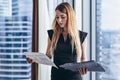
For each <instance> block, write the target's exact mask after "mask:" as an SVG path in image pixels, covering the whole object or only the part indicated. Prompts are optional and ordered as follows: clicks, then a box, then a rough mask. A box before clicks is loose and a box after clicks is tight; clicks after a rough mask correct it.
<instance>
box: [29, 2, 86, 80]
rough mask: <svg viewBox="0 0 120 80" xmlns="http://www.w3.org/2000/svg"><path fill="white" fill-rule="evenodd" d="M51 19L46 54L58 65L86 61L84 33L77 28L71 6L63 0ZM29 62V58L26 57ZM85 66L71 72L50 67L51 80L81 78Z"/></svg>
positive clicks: (76, 79) (75, 79) (79, 79)
mask: <svg viewBox="0 0 120 80" xmlns="http://www.w3.org/2000/svg"><path fill="white" fill-rule="evenodd" d="M55 12H56V16H55V19H54V21H53V29H51V30H48V36H49V37H48V46H47V50H46V55H47V56H48V57H49V58H52V56H53V55H54V56H53V59H54V63H55V64H56V65H57V66H58V67H59V65H62V64H65V63H76V62H77V61H86V52H85V48H86V40H85V38H86V35H87V33H85V32H82V31H79V30H77V24H76V18H75V13H74V10H73V8H72V6H71V5H70V4H69V3H67V2H63V3H61V4H59V5H58V6H57V7H56V9H55ZM27 60H28V62H30V61H31V60H30V59H27ZM86 73H87V68H80V69H78V72H72V71H69V70H65V69H63V68H60V67H59V69H56V68H55V67H52V70H51V80H82V78H81V74H82V75H83V74H86Z"/></svg>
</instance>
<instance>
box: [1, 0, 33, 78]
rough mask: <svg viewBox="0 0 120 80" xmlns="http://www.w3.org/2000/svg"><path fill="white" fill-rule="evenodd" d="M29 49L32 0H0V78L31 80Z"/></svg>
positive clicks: (30, 46) (30, 47) (30, 44)
mask: <svg viewBox="0 0 120 80" xmlns="http://www.w3.org/2000/svg"><path fill="white" fill-rule="evenodd" d="M8 13H9V14H8ZM31 50H32V0H0V80H31V64H29V63H27V62H26V58H25V56H24V54H23V52H28V51H29V52H30V51H31Z"/></svg>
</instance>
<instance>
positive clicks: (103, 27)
mask: <svg viewBox="0 0 120 80" xmlns="http://www.w3.org/2000/svg"><path fill="white" fill-rule="evenodd" d="M119 4H120V1H119V0H115V1H113V0H96V33H97V34H96V41H97V42H96V46H97V48H96V60H97V61H98V62H99V63H101V64H102V65H103V66H104V68H105V70H106V71H105V73H96V80H120V76H119V74H120V72H119V69H120V63H119V60H120V31H119V30H120V24H119V23H120V22H119V21H120V11H119V8H120V5H119Z"/></svg>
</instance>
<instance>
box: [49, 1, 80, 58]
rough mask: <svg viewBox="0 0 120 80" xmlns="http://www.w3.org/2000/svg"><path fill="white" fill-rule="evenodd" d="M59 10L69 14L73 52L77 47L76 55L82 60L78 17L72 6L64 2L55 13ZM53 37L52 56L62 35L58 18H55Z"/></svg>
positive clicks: (68, 27) (68, 23) (67, 24)
mask: <svg viewBox="0 0 120 80" xmlns="http://www.w3.org/2000/svg"><path fill="white" fill-rule="evenodd" d="M56 10H59V11H60V12H62V13H65V14H67V23H66V26H67V29H68V34H69V35H70V36H71V44H72V51H73V49H74V47H75V50H76V53H77V58H79V59H80V57H81V43H80V38H79V32H78V29H77V23H76V16H75V13H74V10H73V8H72V6H71V5H70V4H69V3H67V2H63V3H61V4H59V5H58V6H57V7H56V9H55V11H56ZM52 27H53V32H54V34H53V37H52V42H51V50H50V52H51V54H52V55H53V51H54V50H55V48H56V44H57V42H58V39H59V36H60V34H61V33H62V29H61V27H60V26H59V24H58V23H57V21H56V18H54V20H53V24H52Z"/></svg>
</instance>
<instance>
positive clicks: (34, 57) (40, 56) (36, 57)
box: [24, 52, 57, 68]
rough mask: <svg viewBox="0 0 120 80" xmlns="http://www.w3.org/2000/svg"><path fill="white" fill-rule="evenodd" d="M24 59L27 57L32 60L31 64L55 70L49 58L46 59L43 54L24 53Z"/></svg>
mask: <svg viewBox="0 0 120 80" xmlns="http://www.w3.org/2000/svg"><path fill="white" fill-rule="evenodd" d="M24 54H25V55H26V57H29V58H31V59H32V60H33V62H36V63H39V64H45V65H50V66H54V67H56V68H57V66H56V65H55V64H54V63H53V62H52V61H51V59H50V58H48V57H47V56H46V55H45V54H44V53H38V52H25V53H24Z"/></svg>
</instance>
